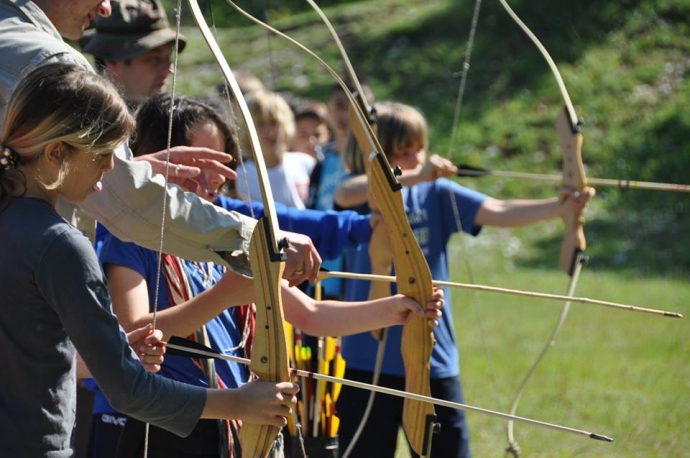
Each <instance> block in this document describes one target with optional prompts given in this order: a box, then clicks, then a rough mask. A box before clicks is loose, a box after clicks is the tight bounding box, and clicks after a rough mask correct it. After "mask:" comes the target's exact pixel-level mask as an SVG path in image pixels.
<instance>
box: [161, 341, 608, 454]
mask: <svg viewBox="0 0 690 458" xmlns="http://www.w3.org/2000/svg"><path fill="white" fill-rule="evenodd" d="M166 346H167V347H169V348H171V349H173V350H179V351H182V352H187V353H193V354H197V355H200V356H205V357H209V358H219V359H223V360H226V361H233V362H236V363H240V364H247V365H249V364H250V363H251V361H250V360H249V359H247V358H240V357H237V356H231V355H224V354H222V353H218V352H215V351H212V350H210V351H208V350H202V349H197V348H189V347H187V346H183V345H177V344H172V343H167V344H166ZM291 372H292V374H294V375H298V376H300V377H307V378H312V379H316V380H323V381H326V382H332V383H341V384H343V385H347V386H351V387H353V388H359V389H363V390H370V391H376V392H377V393H382V394H388V395H391V396H397V397H400V398H405V399H411V400H414V401H419V402H427V403H431V404H435V405H439V406H443V407H448V408H451V409H459V410H464V411H467V412H477V413H481V414H484V415H489V416H493V417H498V418H503V419H506V420H513V421H519V422H522V423H527V424H531V425H535V426H541V427H543V428H549V429H552V430H556V431H561V432H565V433H570V434H574V435H577V436H586V437H589V438H590V439H595V440H600V441H604V442H613V439H611V438H610V437H607V436H603V435H600V434H596V433H592V432H590V431H584V430H581V429H576V428H571V427H568V426H562V425H557V424H554V423H548V422H545V421H540V420H534V419H531V418H526V417H520V416H517V415H509V414H507V413H503V412H497V411H494V410H489V409H484V408H481V407H475V406H471V405H467V404H461V403H459V402H451V401H444V400H443V399H436V398H432V397H429V396H422V395H420V394H415V393H408V392H406V391H400V390H395V389H393V388H387V387H383V386H376V385H370V384H368V383H364V382H357V381H354V380H348V379H342V378H338V377H333V376H330V375H323V374H317V373H315V372H311V371H303V370H298V369H291Z"/></svg>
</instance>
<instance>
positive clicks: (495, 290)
mask: <svg viewBox="0 0 690 458" xmlns="http://www.w3.org/2000/svg"><path fill="white" fill-rule="evenodd" d="M331 277H333V278H348V279H351V280H367V281H384V282H389V283H392V282H395V277H392V276H389V275H372V274H355V273H351V272H334V271H328V272H326V271H321V272H319V278H331ZM432 283H433V285H434V286H450V287H455V288H462V289H469V290H473V291H484V292H489V293H502V294H510V295H513V296H525V297H533V298H537V299H556V300H560V301H570V302H579V303H581V304H590V305H600V306H603V307H611V308H616V309H622V310H627V311H629V312H641V313H649V314H652V315H661V316H667V317H670V318H683V315H682V314H681V313H678V312H669V311H666V310H657V309H650V308H645V307H638V306H635V305H628V304H619V303H617V302H608V301H600V300H597V299H589V298H587V297H571V296H567V295H565V296H564V295H562V294H548V293H538V292H535V291H522V290H519V289H509V288H499V287H496V286H486V285H474V284H469V283H456V282H450V281H441V280H433V281H432Z"/></svg>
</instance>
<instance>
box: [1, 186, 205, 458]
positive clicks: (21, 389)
mask: <svg viewBox="0 0 690 458" xmlns="http://www.w3.org/2000/svg"><path fill="white" fill-rule="evenodd" d="M0 239H1V240H2V243H0V260H2V262H0V368H2V369H1V370H0V431H1V433H0V456H3V457H5V456H7V457H10V456H17V457H18V456H21V457H34V456H35V457H38V456H40V457H51V458H63V457H69V456H72V454H73V450H72V448H71V440H72V433H73V427H74V420H75V418H74V414H75V409H76V398H75V396H76V386H75V385H76V362H75V347H76V349H77V350H78V351H79V354H80V355H81V356H82V358H83V359H84V361H85V362H86V364H87V366H88V367H89V369H90V371H91V373H92V374H93V376H94V378H95V379H96V380H97V381H98V384H99V386H100V387H101V389H102V390H103V392H104V393H105V394H106V396H107V397H108V398H109V400H110V402H111V404H112V405H113V406H114V407H115V408H116V409H117V410H118V411H121V412H124V413H126V414H128V415H131V416H133V417H135V418H139V419H141V420H143V421H147V422H150V423H152V424H155V425H156V426H160V427H162V428H165V429H168V430H170V431H172V432H174V433H176V434H179V435H183V436H184V435H187V434H189V433H190V432H191V431H192V429H193V428H194V426H195V425H196V423H197V421H198V419H199V417H200V415H201V412H202V410H203V407H204V404H205V402H206V393H205V391H204V389H203V388H201V387H196V386H191V385H185V384H182V383H178V382H175V381H173V380H171V379H167V378H164V377H160V376H157V375H154V374H151V373H148V372H146V371H145V370H144V369H143V366H142V365H141V363H140V362H139V360H138V359H137V357H136V355H134V353H133V352H132V350H131V348H130V347H129V345H128V343H127V336H126V335H125V333H124V332H123V331H122V328H120V326H119V324H118V322H117V318H116V317H115V315H113V313H112V307H111V302H110V297H109V295H108V291H107V285H106V281H105V277H104V275H103V271H102V269H101V266H100V264H99V263H98V259H97V258H96V254H95V252H94V250H93V248H92V247H91V245H90V243H89V241H88V239H87V238H86V237H85V236H84V235H83V234H81V233H80V232H79V231H78V230H77V229H75V228H74V227H73V226H71V225H69V224H68V223H66V222H65V221H64V219H62V218H61V217H60V216H59V215H58V214H57V213H56V212H55V210H54V209H53V208H52V207H51V206H50V205H49V204H47V203H46V202H44V201H42V200H38V199H33V198H12V200H11V203H10V205H9V207H7V208H6V209H5V210H3V211H1V212H0Z"/></svg>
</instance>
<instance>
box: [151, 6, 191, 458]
mask: <svg viewBox="0 0 690 458" xmlns="http://www.w3.org/2000/svg"><path fill="white" fill-rule="evenodd" d="M181 13H182V0H177V7H176V8H175V46H174V49H173V72H172V83H171V87H170V94H171V98H170V111H169V112H168V132H167V139H166V147H165V173H164V177H165V189H164V191H163V210H162V212H161V231H160V234H159V240H160V243H159V244H158V251H157V253H156V257H157V262H156V284H155V288H154V291H155V292H154V296H153V320H152V323H151V325H152V326H153V330H154V331H155V330H156V322H157V318H158V305H159V300H158V296H159V293H160V286H161V270H162V265H163V237H164V236H165V219H166V214H167V208H168V189H167V188H168V177H169V176H170V148H171V144H172V125H173V114H174V111H175V91H176V89H177V64H178V62H179V43H180V27H181V17H182V14H181ZM144 425H145V426H144V458H148V454H149V430H150V427H149V423H148V422H147V423H145V424H144Z"/></svg>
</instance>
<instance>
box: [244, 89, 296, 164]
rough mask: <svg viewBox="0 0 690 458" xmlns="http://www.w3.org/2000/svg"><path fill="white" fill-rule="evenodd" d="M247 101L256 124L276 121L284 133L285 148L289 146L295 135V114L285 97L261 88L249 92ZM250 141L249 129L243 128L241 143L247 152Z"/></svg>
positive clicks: (249, 149) (249, 148)
mask: <svg viewBox="0 0 690 458" xmlns="http://www.w3.org/2000/svg"><path fill="white" fill-rule="evenodd" d="M246 101H247V107H248V108H249V113H250V114H251V116H252V119H253V120H254V123H255V124H261V123H273V122H275V123H276V124H278V126H280V128H281V131H282V132H283V135H284V137H283V138H282V139H281V140H283V141H284V142H285V148H287V147H288V145H289V144H290V142H291V141H292V138H293V137H294V136H295V116H294V115H293V114H292V109H291V108H290V105H288V103H287V102H286V101H285V99H284V98H283V97H282V96H281V95H280V94H277V93H275V92H272V91H267V90H259V91H255V92H252V93H250V94H247V95H246ZM249 142H250V140H249V132H248V131H247V129H242V132H241V135H240V145H241V147H242V151H243V152H244V153H245V154H247V153H248V152H249V151H251V147H250V144H249Z"/></svg>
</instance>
